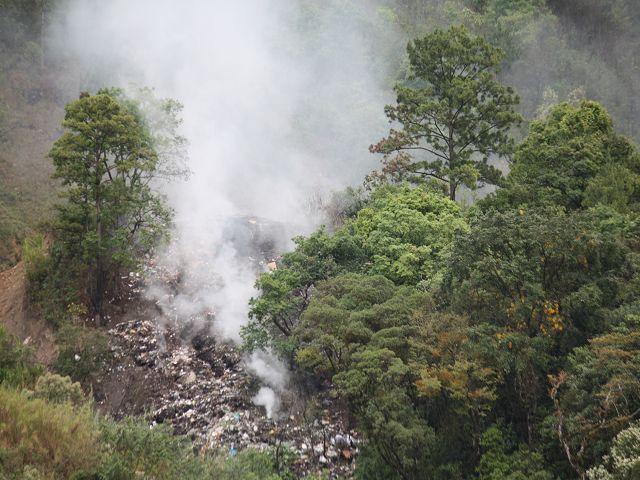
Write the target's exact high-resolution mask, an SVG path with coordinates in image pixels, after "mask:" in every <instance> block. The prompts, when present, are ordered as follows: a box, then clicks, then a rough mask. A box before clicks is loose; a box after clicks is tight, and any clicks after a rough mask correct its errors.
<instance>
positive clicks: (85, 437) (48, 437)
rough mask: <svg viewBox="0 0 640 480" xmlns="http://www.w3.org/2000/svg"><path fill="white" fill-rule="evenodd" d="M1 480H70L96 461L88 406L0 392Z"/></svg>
mask: <svg viewBox="0 0 640 480" xmlns="http://www.w3.org/2000/svg"><path fill="white" fill-rule="evenodd" d="M0 426H1V428H0V478H8V479H14V478H15V479H19V478H25V477H26V478H37V479H43V480H44V479H46V480H49V479H51V480H53V479H56V480H57V479H69V478H72V476H73V475H74V474H75V473H77V472H79V471H87V470H91V469H95V468H96V465H97V464H98V463H99V461H100V455H99V453H100V452H99V444H98V441H97V438H98V432H97V430H96V428H95V425H94V421H93V413H92V411H91V409H90V408H89V407H88V406H85V407H82V408H75V407H74V406H73V405H71V404H69V403H62V404H56V403H48V402H46V401H45V400H43V399H40V398H30V396H29V395H28V394H27V393H26V392H18V391H16V390H12V389H9V388H6V387H0Z"/></svg>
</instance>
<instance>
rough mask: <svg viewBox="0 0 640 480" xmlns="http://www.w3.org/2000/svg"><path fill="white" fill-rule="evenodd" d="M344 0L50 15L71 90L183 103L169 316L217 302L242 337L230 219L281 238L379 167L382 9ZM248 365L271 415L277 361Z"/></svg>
mask: <svg viewBox="0 0 640 480" xmlns="http://www.w3.org/2000/svg"><path fill="white" fill-rule="evenodd" d="M342 8H343V5H341V2H339V1H338V0H336V1H300V2H298V1H295V2H291V1H289V2H287V1H284V0H282V1H281V0H266V1H260V0H251V1H250V0H247V1H242V2H229V1H222V0H220V1H211V0H209V1H205V0H191V1H180V2H178V1H175V0H138V1H131V0H111V1H109V2H103V1H88V0H87V1H82V0H77V1H75V0H72V1H69V2H67V3H66V4H65V6H64V8H62V9H61V10H60V11H59V12H58V15H57V18H58V20H57V21H56V22H54V25H53V27H52V30H51V36H50V42H49V49H50V51H51V55H57V56H58V57H64V59H65V61H67V62H69V63H70V64H72V65H73V66H74V68H75V69H76V71H77V74H78V79H79V80H78V87H79V89H80V90H82V89H86V90H90V91H95V90H97V89H98V88H100V87H102V86H105V85H114V86H120V87H124V88H125V89H126V88H128V87H129V86H130V85H146V86H150V87H153V88H155V89H156V90H157V93H158V95H159V96H162V97H171V98H175V99H177V100H178V101H180V102H181V103H183V104H184V111H183V119H184V123H183V132H182V133H183V134H184V136H185V137H187V138H188V141H189V152H188V154H189V159H190V165H189V166H190V169H191V171H192V175H191V177H190V179H189V180H188V181H187V182H186V183H185V182H182V183H177V184H175V185H173V186H171V187H169V188H168V189H167V191H166V193H167V195H168V198H169V200H170V204H171V205H172V207H173V208H174V209H175V211H176V222H175V224H176V231H175V233H174V241H173V243H172V244H171V245H170V246H169V247H168V249H167V251H166V252H165V254H164V256H163V258H161V259H160V260H159V261H160V262H162V263H164V264H165V265H169V266H173V267H179V268H180V269H181V270H182V272H183V283H184V284H185V285H188V286H189V290H188V292H182V293H179V294H178V295H175V296H173V297H171V302H172V305H171V306H172V308H173V309H174V310H176V311H177V312H178V316H179V317H184V318H189V317H192V316H193V314H194V313H197V312H202V311H211V312H214V313H215V319H216V320H215V326H216V331H217V333H218V334H219V335H221V336H222V337H224V338H226V339H231V340H233V341H236V342H237V341H239V340H240V337H239V331H240V327H241V326H242V325H243V324H244V323H245V322H246V320H247V309H248V304H247V302H248V300H249V298H250V297H251V296H252V295H254V294H255V292H254V289H253V284H254V282H255V278H256V273H257V272H256V261H255V258H254V259H252V258H250V255H247V253H246V252H242V251H241V250H242V248H241V247H239V243H238V237H242V236H243V235H246V225H243V224H242V222H235V220H233V219H238V218H247V216H251V217H252V218H264V219H268V220H269V221H271V222H274V223H276V224H279V225H282V226H283V228H282V234H281V235H280V238H278V239H277V241H278V243H277V245H276V246H275V247H274V248H275V249H279V250H283V249H284V248H286V247H287V245H288V243H287V242H288V239H289V238H290V237H291V236H293V235H294V234H300V233H306V232H309V231H310V230H311V229H313V228H315V227H317V226H318V225H317V224H318V221H319V217H318V215H317V212H310V211H309V208H307V207H308V205H309V202H308V198H309V192H313V194H314V195H320V196H323V195H326V194H327V192H329V191H331V190H332V189H337V188H340V187H343V186H345V185H348V184H350V183H353V182H359V181H360V180H361V178H362V177H363V175H364V174H365V173H367V172H368V171H370V170H371V169H372V168H374V167H375V162H373V161H372V160H373V159H372V158H371V157H370V155H369V153H368V151H367V146H368V145H369V143H371V141H372V140H375V139H377V138H378V137H379V136H380V134H381V133H383V132H384V130H385V128H386V121H385V119H384V116H383V110H382V106H383V105H384V104H385V103H386V102H388V101H389V100H390V98H389V95H390V94H391V90H390V88H389V79H390V74H389V71H388V70H386V67H385V65H384V62H382V61H381V60H380V59H379V58H378V57H377V56H376V45H375V40H372V35H374V34H373V31H374V30H375V29H374V26H375V24H376V23H379V22H380V21H383V20H382V19H381V18H380V17H379V16H378V14H377V12H376V10H375V9H367V8H362V9H361V10H359V11H358V12H356V13H357V15H356V14H354V12H349V13H346V12H344V11H343V10H342ZM385 31H386V32H387V33H388V32H393V29H392V28H391V27H390V26H388V27H386V28H385ZM388 34H389V33H388ZM385 41H386V39H385ZM387 43H388V42H387ZM230 219H231V220H230ZM234 222H235V223H234ZM236 224H237V225H238V228H237V230H235V231H234V227H233V226H234V225H236ZM229 229H231V230H232V231H231V233H230V232H229ZM243 229H244V230H243ZM241 243H242V242H241ZM148 295H149V296H150V297H152V298H154V299H156V300H158V301H159V302H160V304H161V305H163V303H162V302H165V303H166V302H167V299H168V298H169V297H170V296H169V295H168V292H167V291H166V287H165V286H163V285H161V284H157V285H154V286H151V287H150V289H149V291H148ZM164 306H165V307H168V305H166V304H165V305H164ZM249 367H250V369H251V370H252V371H253V372H254V373H255V374H256V375H258V376H260V377H261V378H262V379H264V382H265V386H264V387H263V389H261V391H260V392H259V394H258V395H257V397H256V399H255V401H256V402H257V403H259V404H262V405H265V407H266V408H267V412H268V413H269V414H270V415H271V414H272V413H273V412H275V410H276V408H277V402H278V399H277V398H278V396H277V395H276V393H274V392H278V391H281V390H282V389H284V388H285V384H286V379H287V377H286V373H285V372H284V367H283V366H282V365H281V364H280V363H278V362H276V361H274V359H273V358H269V357H268V355H266V354H260V355H258V356H253V357H252V358H251V359H250V360H249Z"/></svg>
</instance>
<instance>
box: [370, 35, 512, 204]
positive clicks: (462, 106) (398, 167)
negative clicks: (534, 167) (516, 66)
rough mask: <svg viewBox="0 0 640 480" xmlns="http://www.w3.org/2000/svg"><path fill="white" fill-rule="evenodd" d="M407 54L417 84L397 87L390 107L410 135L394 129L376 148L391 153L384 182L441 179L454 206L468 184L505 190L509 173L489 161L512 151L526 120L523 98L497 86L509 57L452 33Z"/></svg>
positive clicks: (417, 44)
mask: <svg viewBox="0 0 640 480" xmlns="http://www.w3.org/2000/svg"><path fill="white" fill-rule="evenodd" d="M407 53H408V56H409V65H410V74H409V80H410V81H411V84H409V85H397V86H396V89H395V90H396V93H397V95H398V97H397V103H396V105H388V106H387V107H386V108H385V113H386V115H387V117H388V118H389V121H390V122H397V123H399V124H400V125H401V126H402V129H400V130H396V129H393V128H392V129H391V132H390V133H389V136H388V137H386V138H384V139H382V140H381V141H380V142H378V143H377V144H375V145H372V146H371V147H370V150H371V151H372V152H375V153H382V154H384V159H383V169H382V173H381V174H378V176H380V175H382V176H389V177H391V178H394V179H407V180H410V181H412V182H423V181H425V179H426V180H428V179H436V180H438V181H440V182H444V183H445V184H446V185H447V188H448V190H449V197H450V198H451V199H452V200H455V199H456V191H457V189H458V187H459V186H461V185H464V186H467V187H469V188H472V189H473V188H476V185H477V184H478V183H479V184H481V185H483V184H485V183H489V184H492V185H496V184H498V183H499V182H500V178H501V177H502V174H501V172H500V170H498V169H497V168H495V167H494V166H493V165H490V164H489V163H488V159H489V156H491V155H498V156H503V155H508V154H509V153H510V152H511V150H512V146H513V140H512V139H511V138H510V137H509V135H508V132H509V129H510V128H511V127H512V125H513V124H514V123H517V122H519V121H520V120H521V118H520V116H519V115H518V114H517V113H516V112H515V110H514V106H515V105H517V104H518V102H519V99H518V97H517V96H515V95H514V94H513V90H512V89H511V88H510V87H506V86H504V85H501V84H500V83H499V82H497V81H496V79H495V76H496V74H497V73H499V69H500V64H501V63H502V60H503V58H504V52H503V51H502V50H500V49H499V48H496V47H493V46H491V45H490V44H489V43H487V42H486V41H485V40H484V39H483V38H481V37H475V38H474V37H471V36H470V35H469V34H468V32H467V30H466V29H465V28H464V27H451V28H450V29H449V30H446V31H444V30H439V29H437V30H435V31H434V32H432V33H430V34H428V35H426V36H425V37H424V38H420V39H416V40H413V41H412V42H410V43H409V45H408V47H407Z"/></svg>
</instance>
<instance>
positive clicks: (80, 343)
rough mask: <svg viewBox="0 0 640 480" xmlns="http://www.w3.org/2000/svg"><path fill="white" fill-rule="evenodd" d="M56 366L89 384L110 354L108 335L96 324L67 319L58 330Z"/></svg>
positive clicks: (60, 371)
mask: <svg viewBox="0 0 640 480" xmlns="http://www.w3.org/2000/svg"><path fill="white" fill-rule="evenodd" d="M56 341H57V343H58V358H57V360H56V363H55V370H56V371H57V372H58V373H59V374H61V375H66V376H69V377H71V379H72V380H75V381H77V382H80V383H81V384H82V386H84V387H86V388H89V387H91V386H92V385H93V382H94V380H95V377H96V374H99V373H100V372H101V370H102V369H103V367H104V365H105V362H106V360H107V358H108V355H109V343H108V338H107V335H105V334H104V333H103V332H101V331H100V330H96V329H95V328H89V327H85V326H82V325H77V324H75V323H73V322H71V321H68V322H65V323H64V324H63V325H62V326H61V327H60V329H59V330H58V331H57V333H56Z"/></svg>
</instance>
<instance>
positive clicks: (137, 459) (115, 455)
mask: <svg viewBox="0 0 640 480" xmlns="http://www.w3.org/2000/svg"><path fill="white" fill-rule="evenodd" d="M100 441H101V442H102V444H103V446H104V448H105V457H104V461H103V463H102V464H101V465H100V467H99V469H98V474H99V476H98V478H100V479H103V480H128V479H131V478H148V479H155V480H173V479H175V480H178V479H185V480H190V479H193V480H196V479H204V478H216V477H214V476H213V475H212V472H213V471H214V468H215V466H214V462H213V459H212V458H206V457H200V456H197V455H195V454H194V453H193V450H192V446H191V442H190V440H189V439H188V438H187V437H182V436H176V435H173V434H172V431H171V427H169V426H168V425H157V426H155V427H153V428H150V427H149V425H148V424H147V423H146V422H144V421H143V420H141V419H135V418H126V419H124V420H122V421H119V422H114V421H111V420H104V421H102V422H101V424H100ZM241 478H242V477H241ZM236 480H237V479H236Z"/></svg>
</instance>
